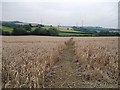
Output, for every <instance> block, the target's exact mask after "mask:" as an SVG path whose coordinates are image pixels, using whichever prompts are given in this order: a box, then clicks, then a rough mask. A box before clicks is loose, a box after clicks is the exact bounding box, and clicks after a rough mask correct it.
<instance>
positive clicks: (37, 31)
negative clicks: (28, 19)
mask: <svg viewBox="0 0 120 90" xmlns="http://www.w3.org/2000/svg"><path fill="white" fill-rule="evenodd" d="M31 34H32V35H48V31H47V30H46V29H44V28H41V27H38V28H36V29H35V30H34V31H32V32H31Z"/></svg>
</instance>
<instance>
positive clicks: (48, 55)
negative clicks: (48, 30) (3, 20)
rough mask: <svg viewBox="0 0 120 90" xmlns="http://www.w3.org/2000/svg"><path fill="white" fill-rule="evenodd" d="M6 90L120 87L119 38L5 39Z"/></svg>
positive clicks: (3, 80)
mask: <svg viewBox="0 0 120 90" xmlns="http://www.w3.org/2000/svg"><path fill="white" fill-rule="evenodd" d="M2 43H3V47H2V52H3V53H2V82H3V88H97V87H99V88H101V87H104V88H115V87H118V83H117V82H118V81H117V80H118V38H117V37H73V38H71V37H47V36H10V37H9V36H3V41H2Z"/></svg>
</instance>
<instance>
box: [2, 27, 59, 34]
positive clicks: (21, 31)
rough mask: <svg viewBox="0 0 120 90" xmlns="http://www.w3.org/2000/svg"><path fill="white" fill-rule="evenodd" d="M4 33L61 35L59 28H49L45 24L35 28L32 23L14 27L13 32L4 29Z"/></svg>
mask: <svg viewBox="0 0 120 90" xmlns="http://www.w3.org/2000/svg"><path fill="white" fill-rule="evenodd" d="M2 35H16V36H18V35H45V36H57V35H59V30H57V28H54V27H49V28H48V29H46V28H43V26H37V27H35V29H34V30H32V27H31V26H30V25H17V26H14V27H13V30H12V32H8V31H4V30H2Z"/></svg>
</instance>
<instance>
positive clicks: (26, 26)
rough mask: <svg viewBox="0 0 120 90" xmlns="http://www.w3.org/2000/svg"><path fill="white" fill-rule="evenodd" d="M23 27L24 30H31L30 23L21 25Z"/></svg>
mask: <svg viewBox="0 0 120 90" xmlns="http://www.w3.org/2000/svg"><path fill="white" fill-rule="evenodd" d="M23 27H24V28H25V30H26V31H29V32H30V31H31V26H30V25H24V26H23Z"/></svg>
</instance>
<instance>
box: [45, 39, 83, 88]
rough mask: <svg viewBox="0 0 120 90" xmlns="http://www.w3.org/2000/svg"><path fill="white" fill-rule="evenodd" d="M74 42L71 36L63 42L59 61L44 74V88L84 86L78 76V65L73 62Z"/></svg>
mask: <svg viewBox="0 0 120 90" xmlns="http://www.w3.org/2000/svg"><path fill="white" fill-rule="evenodd" d="M74 43H75V42H74V41H73V38H71V39H70V40H69V41H67V42H66V43H65V44H66V47H65V49H64V50H63V52H62V54H61V55H60V56H61V58H60V60H59V62H57V63H56V65H55V66H54V67H53V69H52V70H51V72H50V73H48V74H47V75H46V76H45V88H78V87H83V86H84V87H85V85H84V84H83V83H82V82H81V79H80V76H78V71H77V70H78V67H79V65H78V64H77V62H75V51H74ZM81 85H83V86H81Z"/></svg>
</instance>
